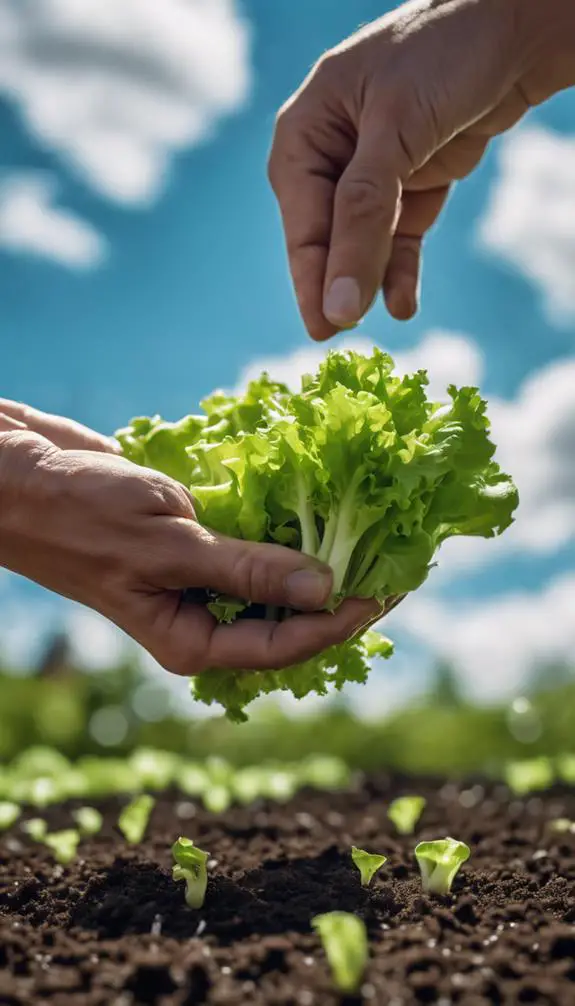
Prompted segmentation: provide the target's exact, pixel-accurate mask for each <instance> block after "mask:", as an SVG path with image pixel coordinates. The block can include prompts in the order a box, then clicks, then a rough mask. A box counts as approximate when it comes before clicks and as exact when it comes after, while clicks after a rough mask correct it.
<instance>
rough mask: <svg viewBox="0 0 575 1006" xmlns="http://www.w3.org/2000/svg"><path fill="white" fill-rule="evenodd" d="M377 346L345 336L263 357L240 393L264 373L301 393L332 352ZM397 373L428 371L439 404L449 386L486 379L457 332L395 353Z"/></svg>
mask: <svg viewBox="0 0 575 1006" xmlns="http://www.w3.org/2000/svg"><path fill="white" fill-rule="evenodd" d="M374 345H375V343H374V342H373V341H372V340H371V339H368V338H365V337H363V336H353V335H348V336H342V337H340V338H338V339H337V341H334V342H330V343H323V344H317V343H315V344H310V345H309V346H305V347H304V348H303V349H297V350H295V351H294V352H293V353H291V354H290V355H288V356H271V357H260V358H259V359H256V360H253V361H252V362H251V363H250V364H249V365H248V366H247V367H245V368H244V370H243V371H242V373H241V374H240V377H239V380H238V383H237V389H236V390H238V391H239V390H242V389H243V388H245V386H246V384H248V382H249V381H252V380H255V379H256V378H257V377H259V375H260V374H261V372H262V371H263V370H266V371H267V372H268V373H269V374H270V376H271V377H272V378H275V379H276V380H279V381H283V383H284V384H287V385H288V387H289V388H291V389H292V390H294V391H297V390H299V387H300V380H301V376H302V374H309V373H313V372H314V371H315V370H317V368H318V367H319V365H320V364H321V363H322V361H323V360H324V359H325V357H326V355H327V353H328V352H329V351H330V350H332V349H338V350H348V349H351V350H354V351H355V352H356V353H365V354H368V355H369V354H371V353H372V352H373V348H374ZM392 355H393V358H394V360H395V365H396V372H397V373H398V374H401V375H403V374H409V373H413V371H415V370H419V369H422V368H423V369H425V370H427V371H428V374H429V394H430V395H431V396H432V397H433V398H436V399H438V400H442V399H443V398H445V391H446V388H447V386H448V385H449V384H457V385H462V384H472V385H476V384H478V383H479V382H480V381H481V378H482V376H483V357H482V354H481V352H480V350H479V349H478V347H477V345H476V344H475V343H474V342H473V340H471V339H469V338H468V337H467V336H465V335H460V334H458V333H456V332H441V331H432V332H429V333H428V334H427V335H426V336H425V338H424V339H423V340H422V342H420V343H419V344H418V345H417V346H415V347H414V348H413V349H408V350H405V351H404V352H399V353H398V352H394V353H393V354H392Z"/></svg>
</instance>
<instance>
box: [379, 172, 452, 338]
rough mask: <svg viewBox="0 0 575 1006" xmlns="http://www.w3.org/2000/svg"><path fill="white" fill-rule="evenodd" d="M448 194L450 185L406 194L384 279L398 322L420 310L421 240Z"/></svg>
mask: <svg viewBox="0 0 575 1006" xmlns="http://www.w3.org/2000/svg"><path fill="white" fill-rule="evenodd" d="M448 193H449V186H442V187H441V188H437V189H429V190H428V191H425V192H405V193H404V197H403V201H402V210H401V216H400V218H399V223H398V226H397V233H396V234H395V237H394V239H393V245H392V250H391V255H390V259H389V264H388V266H387V271H386V273H385V277H384V281H383V294H384V298H385V302H386V305H387V309H388V311H389V313H390V314H391V315H392V317H393V318H396V319H397V320H398V321H407V320H408V319H409V318H412V317H413V315H414V314H415V313H416V311H417V308H418V299H419V283H420V272H421V247H422V239H423V236H424V235H425V234H426V233H427V231H428V230H429V229H430V228H431V227H432V226H433V224H434V223H435V221H436V219H437V217H438V216H439V214H440V212H441V210H442V209H443V207H444V205H445V201H446V199H447V196H448Z"/></svg>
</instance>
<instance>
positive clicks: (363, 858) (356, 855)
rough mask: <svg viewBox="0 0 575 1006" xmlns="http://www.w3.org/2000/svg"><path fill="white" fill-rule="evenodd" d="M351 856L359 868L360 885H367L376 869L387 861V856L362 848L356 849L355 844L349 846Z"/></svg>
mask: <svg viewBox="0 0 575 1006" xmlns="http://www.w3.org/2000/svg"><path fill="white" fill-rule="evenodd" d="M351 858H352V860H353V862H354V865H355V866H357V868H358V870H359V873H360V877H361V886H362V887H369V885H370V884H371V881H372V880H373V878H374V876H375V874H376V873H377V871H378V870H380V869H381V867H382V866H383V864H384V863H387V856H378V855H377V854H375V853H370V852H364V851H363V849H356V847H355V845H352V847H351Z"/></svg>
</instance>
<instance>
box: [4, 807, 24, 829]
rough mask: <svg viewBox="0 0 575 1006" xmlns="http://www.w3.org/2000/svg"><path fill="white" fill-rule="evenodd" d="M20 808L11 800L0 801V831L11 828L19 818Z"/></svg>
mask: <svg viewBox="0 0 575 1006" xmlns="http://www.w3.org/2000/svg"><path fill="white" fill-rule="evenodd" d="M20 813H21V812H20V807H19V806H18V804H17V803H12V801H11V800H0V831H6V830H7V829H8V828H11V827H12V825H13V824H14V822H15V821H17V820H18V818H19V817H20Z"/></svg>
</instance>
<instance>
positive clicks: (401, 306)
mask: <svg viewBox="0 0 575 1006" xmlns="http://www.w3.org/2000/svg"><path fill="white" fill-rule="evenodd" d="M388 308H389V311H390V314H392V315H393V317H394V318H397V320H398V321H407V320H408V319H409V318H411V317H413V315H414V314H415V309H416V308H415V299H414V297H413V296H412V295H411V294H410V293H408V292H407V291H406V290H402V289H401V288H399V289H397V290H393V291H392V292H391V293H390V295H389V299H388Z"/></svg>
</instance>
